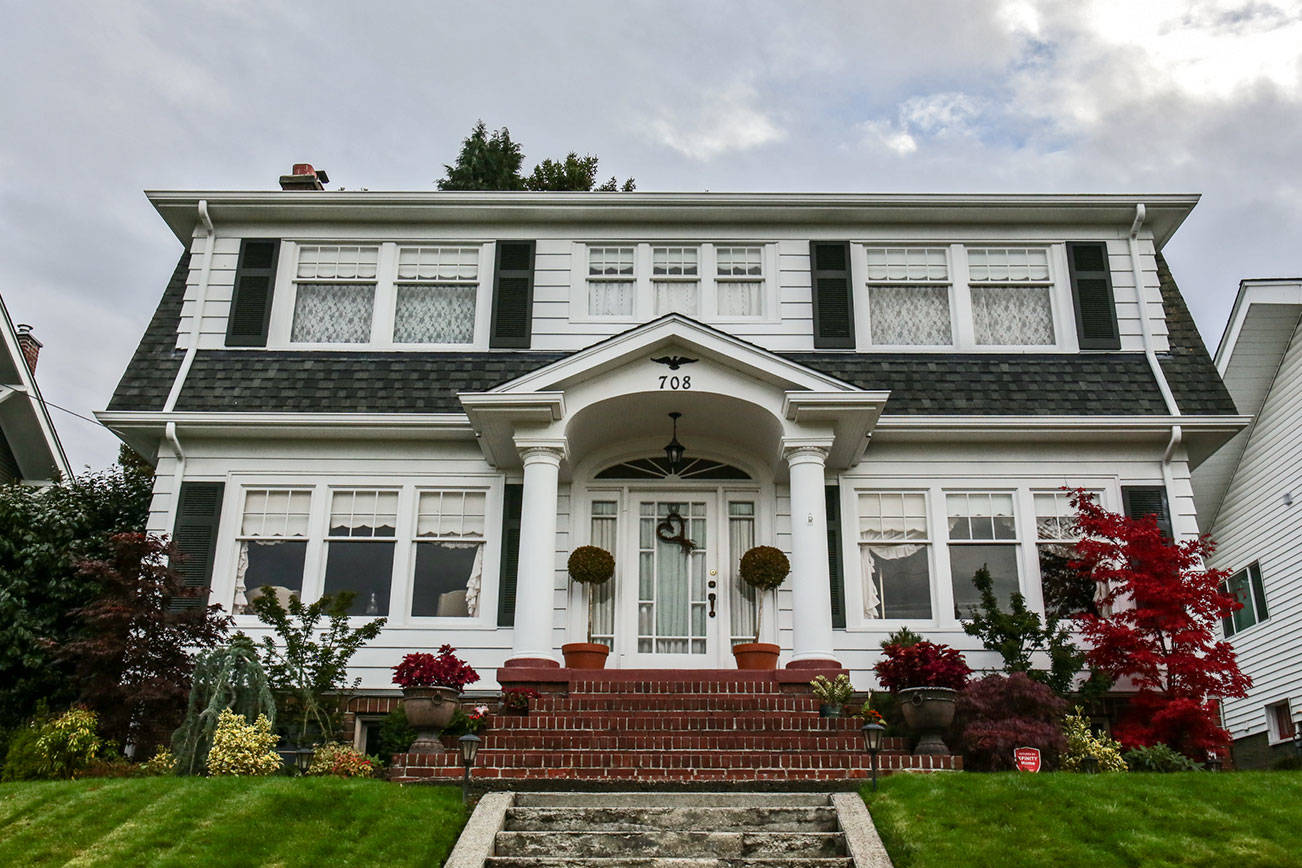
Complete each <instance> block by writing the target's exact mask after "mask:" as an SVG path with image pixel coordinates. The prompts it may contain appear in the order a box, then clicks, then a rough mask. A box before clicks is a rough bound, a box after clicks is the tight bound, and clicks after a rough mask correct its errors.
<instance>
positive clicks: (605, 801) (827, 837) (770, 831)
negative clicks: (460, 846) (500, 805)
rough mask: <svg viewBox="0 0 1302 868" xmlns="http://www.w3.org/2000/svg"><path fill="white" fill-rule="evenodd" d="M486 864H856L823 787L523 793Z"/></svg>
mask: <svg viewBox="0 0 1302 868" xmlns="http://www.w3.org/2000/svg"><path fill="white" fill-rule="evenodd" d="M482 864H483V865H484V866H486V868H511V866H515V868H611V866H624V868H636V866H648V868H650V866H657V868H660V866H663V868H670V866H677V868H707V866H709V868H719V866H790V868H852V866H853V865H854V860H853V859H852V858H851V857H850V851H849V849H848V845H847V842H846V836H845V834H844V833H843V831H842V829H841V826H840V823H839V821H838V816H837V809H836V808H835V807H834V806H833V804H832V801H831V797H830V796H828V795H826V794H817V793H795V794H786V793H736V794H732V793H528V794H526V793H520V794H516V795H515V796H514V799H513V804H512V805H510V806H509V807H507V808H505V811H504V817H503V819H502V820H501V825H500V830H499V831H497V832H496V834H495V835H494V837H493V842H492V853H491V855H490V856H488V858H486V859H485V860H484V862H483V863H482Z"/></svg>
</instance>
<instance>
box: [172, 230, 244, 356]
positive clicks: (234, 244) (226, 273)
mask: <svg viewBox="0 0 1302 868" xmlns="http://www.w3.org/2000/svg"><path fill="white" fill-rule="evenodd" d="M207 246H208V239H207V238H206V237H205V236H203V235H196V236H195V238H194V241H193V243H191V245H190V273H189V275H187V277H186V280H185V301H184V302H183V303H182V305H181V318H180V321H179V322H178V323H177V327H176V332H177V338H176V345H177V347H178V348H179V349H189V344H190V332H191V330H192V329H193V328H194V317H195V316H196V315H197V314H198V308H199V291H200V284H201V282H202V280H203V267H204V259H205V256H204V254H205V251H206V250H207ZM239 257H240V239H239V238H236V237H232V236H226V235H221V234H218V235H217V238H216V241H215V242H214V243H213V255H212V265H211V266H210V269H209V273H208V291H207V293H206V295H205V297H204V305H203V312H202V319H201V320H200V327H199V346H200V348H202V349H220V348H222V347H224V346H225V345H226V319H227V317H229V316H230V309H231V296H232V294H233V293H234V291H235V266H236V264H237V262H238V260H239Z"/></svg>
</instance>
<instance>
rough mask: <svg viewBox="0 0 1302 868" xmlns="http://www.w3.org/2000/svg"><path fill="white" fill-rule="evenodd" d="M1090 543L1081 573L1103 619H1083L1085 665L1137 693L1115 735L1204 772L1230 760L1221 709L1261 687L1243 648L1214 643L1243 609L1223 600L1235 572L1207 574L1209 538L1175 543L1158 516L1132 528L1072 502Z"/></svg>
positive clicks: (1079, 497)
mask: <svg viewBox="0 0 1302 868" xmlns="http://www.w3.org/2000/svg"><path fill="white" fill-rule="evenodd" d="M1071 503H1072V506H1073V507H1074V508H1075V510H1076V514H1077V515H1076V524H1077V527H1078V529H1079V530H1080V533H1081V539H1080V541H1079V542H1078V543H1077V544H1076V557H1077V560H1074V561H1072V567H1073V568H1074V569H1076V570H1078V571H1080V573H1081V574H1082V575H1083V576H1088V578H1090V579H1091V580H1093V581H1095V582H1097V583H1099V585H1100V586H1101V587H1100V595H1099V599H1098V602H1099V609H1100V610H1101V611H1102V612H1104V613H1109V614H1093V613H1084V614H1081V615H1078V616H1077V619H1078V621H1079V623H1080V625H1081V635H1082V637H1083V638H1084V639H1085V640H1086V642H1087V643H1088V644H1089V645H1090V648H1089V650H1088V651H1087V652H1086V662H1087V663H1088V664H1089V666H1090V667H1091V668H1093V669H1095V670H1096V671H1100V672H1103V673H1104V674H1106V675H1109V676H1111V677H1112V678H1114V679H1117V681H1118V682H1120V683H1122V684H1123V685H1125V684H1127V683H1128V684H1129V685H1131V686H1132V687H1134V688H1135V689H1136V691H1137V692H1136V693H1135V694H1134V695H1133V696H1132V697H1131V700H1130V703H1129V705H1128V707H1127V710H1126V713H1125V714H1124V716H1123V717H1122V719H1121V720H1120V721H1119V722H1118V724H1117V726H1116V727H1115V730H1114V733H1113V734H1114V735H1115V736H1116V737H1117V739H1118V740H1119V741H1120V742H1121V743H1122V744H1123V745H1125V746H1126V747H1138V746H1144V745H1152V744H1156V743H1158V742H1162V743H1164V744H1167V745H1169V746H1170V747H1172V748H1175V749H1176V750H1178V751H1180V752H1181V753H1184V754H1185V755H1186V756H1189V757H1190V758H1191V759H1195V760H1197V761H1199V762H1201V761H1203V760H1205V759H1206V758H1207V752H1208V751H1216V752H1218V753H1220V752H1223V750H1224V749H1225V746H1226V745H1227V744H1228V743H1229V739H1230V734H1229V733H1228V732H1227V731H1226V730H1225V729H1224V728H1222V727H1221V725H1220V723H1219V721H1218V717H1219V715H1218V713H1217V706H1218V701H1219V700H1220V699H1222V698H1224V697H1230V696H1244V695H1245V694H1246V692H1247V689H1248V688H1249V687H1251V686H1252V681H1251V679H1249V678H1248V677H1247V676H1246V675H1244V674H1243V673H1242V672H1240V671H1239V665H1238V662H1237V661H1236V659H1235V654H1234V647H1233V646H1232V645H1230V644H1229V643H1228V642H1218V641H1216V638H1215V628H1216V623H1217V621H1218V620H1219V619H1221V618H1223V617H1225V616H1226V615H1229V614H1231V613H1233V612H1234V611H1236V610H1237V609H1239V608H1240V607H1241V606H1242V605H1243V604H1242V603H1240V602H1239V601H1238V600H1237V599H1235V598H1234V597H1233V596H1231V595H1229V594H1225V593H1223V592H1222V591H1221V589H1220V588H1221V584H1222V583H1223V582H1224V581H1225V580H1226V578H1227V577H1228V576H1229V571H1228V570H1217V569H1207V568H1205V567H1204V562H1205V560H1206V559H1207V558H1209V557H1210V556H1211V554H1212V552H1213V551H1215V548H1216V545H1215V543H1213V542H1212V540H1211V539H1210V538H1209V537H1207V536H1206V535H1203V536H1200V537H1198V538H1197V539H1190V540H1186V541H1184V542H1179V543H1177V542H1173V541H1172V540H1170V539H1168V538H1167V537H1166V535H1165V534H1164V533H1163V532H1162V531H1161V529H1160V528H1159V527H1158V524H1157V519H1156V518H1155V517H1154V516H1152V515H1146V516H1144V517H1143V518H1139V519H1132V518H1128V517H1126V516H1124V515H1118V514H1116V513H1113V512H1109V511H1108V510H1106V509H1103V508H1102V507H1101V506H1099V504H1098V503H1097V501H1096V500H1095V499H1094V497H1093V496H1091V495H1090V494H1089V493H1088V492H1086V491H1084V490H1082V489H1077V490H1075V491H1072V492H1071Z"/></svg>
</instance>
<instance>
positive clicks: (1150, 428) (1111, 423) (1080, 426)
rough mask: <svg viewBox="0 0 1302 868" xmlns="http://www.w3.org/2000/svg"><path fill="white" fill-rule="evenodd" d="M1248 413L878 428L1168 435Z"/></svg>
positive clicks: (1233, 426)
mask: <svg viewBox="0 0 1302 868" xmlns="http://www.w3.org/2000/svg"><path fill="white" fill-rule="evenodd" d="M1251 421H1252V417H1251V416H922V415H919V416H907V415H883V416H882V417H881V418H880V419H879V420H877V428H878V430H892V431H1026V430H1033V431H1117V432H1123V431H1132V432H1140V433H1148V432H1154V433H1164V434H1170V432H1171V426H1172V425H1179V426H1180V427H1181V429H1182V430H1184V431H1185V432H1189V431H1209V432H1211V431H1217V432H1220V431H1235V432H1237V431H1239V430H1241V429H1242V428H1243V427H1244V426H1246V425H1247V424H1248V423H1249V422H1251Z"/></svg>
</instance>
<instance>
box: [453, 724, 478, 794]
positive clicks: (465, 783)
mask: <svg viewBox="0 0 1302 868" xmlns="http://www.w3.org/2000/svg"><path fill="white" fill-rule="evenodd" d="M480 741H482V739H480V737H479V736H477V735H475V734H474V733H468V734H466V735H463V736H461V738H459V739H457V744H458V746H459V747H460V748H461V765H463V766H465V769H466V774H465V777H463V778H462V779H461V804H463V805H468V804H470V767H471V766H473V765H474V764H475V757H476V756H477V755H478V754H479V743H480Z"/></svg>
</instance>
